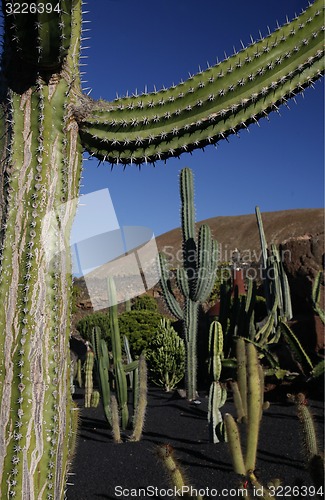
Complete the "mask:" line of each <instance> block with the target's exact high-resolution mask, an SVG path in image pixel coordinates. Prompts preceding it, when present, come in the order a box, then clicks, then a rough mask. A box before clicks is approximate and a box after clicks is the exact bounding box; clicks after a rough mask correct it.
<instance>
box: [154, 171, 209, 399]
mask: <svg viewBox="0 0 325 500" xmlns="http://www.w3.org/2000/svg"><path fill="white" fill-rule="evenodd" d="M180 195H181V203H182V204H181V218H182V235H183V267H180V268H178V269H177V285H178V288H179V289H180V291H181V293H182V295H183V297H184V304H183V307H182V306H181V305H180V304H179V303H178V302H177V300H176V298H175V295H174V293H173V291H172V289H171V285H170V279H169V271H168V268H167V263H166V260H165V257H164V256H163V254H160V255H159V264H160V273H161V279H160V283H161V287H162V291H163V296H164V299H165V302H166V304H167V306H168V308H169V310H170V312H171V313H172V314H174V315H175V316H176V317H177V318H178V319H181V320H182V321H183V330H184V337H185V346H186V372H185V383H186V396H187V399H189V400H192V399H195V398H196V397H197V330H198V312H199V306H200V304H202V303H203V302H204V301H205V300H207V298H208V297H209V295H210V293H211V291H212V288H213V285H214V282H215V271H216V265H217V244H216V242H215V241H214V240H213V239H212V237H211V231H210V228H209V226H207V225H206V224H203V225H202V226H201V227H200V228H199V233H198V237H197V238H196V228H195V216H194V211H195V210H194V186H193V175H192V171H191V170H190V169H189V168H184V169H183V170H181V174H180Z"/></svg>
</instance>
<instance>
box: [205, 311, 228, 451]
mask: <svg viewBox="0 0 325 500" xmlns="http://www.w3.org/2000/svg"><path fill="white" fill-rule="evenodd" d="M222 358H223V333H222V327H221V324H220V323H218V321H213V322H212V323H211V325H210V330H209V368H208V369H209V375H210V378H211V379H212V382H211V385H210V390H209V405H208V422H209V434H210V440H211V441H212V442H213V443H219V442H220V441H225V440H226V433H225V428H224V423H223V419H222V415H221V411H220V408H221V407H222V406H223V405H224V404H225V402H226V399H227V390H226V388H225V387H224V386H223V385H221V384H220V376H221V370H222Z"/></svg>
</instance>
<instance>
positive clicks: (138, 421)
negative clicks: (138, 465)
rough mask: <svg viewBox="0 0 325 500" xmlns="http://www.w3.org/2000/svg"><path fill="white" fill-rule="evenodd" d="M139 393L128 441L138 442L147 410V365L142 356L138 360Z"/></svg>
mask: <svg viewBox="0 0 325 500" xmlns="http://www.w3.org/2000/svg"><path fill="white" fill-rule="evenodd" d="M138 369H139V377H138V385H139V391H138V393H137V401H136V409H135V413H134V417H133V433H132V435H131V437H130V441H133V442H136V441H140V439H141V436H142V431H143V426H144V420H145V415H146V409H147V393H148V388H147V378H148V377H147V363H146V360H145V357H144V356H143V355H141V356H140V358H139V368H138Z"/></svg>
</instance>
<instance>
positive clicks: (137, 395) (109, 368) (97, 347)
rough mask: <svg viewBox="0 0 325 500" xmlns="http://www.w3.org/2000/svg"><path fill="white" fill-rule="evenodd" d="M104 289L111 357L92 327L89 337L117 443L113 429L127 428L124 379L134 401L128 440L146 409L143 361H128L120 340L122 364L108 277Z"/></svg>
mask: <svg viewBox="0 0 325 500" xmlns="http://www.w3.org/2000/svg"><path fill="white" fill-rule="evenodd" d="M107 287H108V297H109V303H110V304H112V305H111V307H110V309H109V321H110V332H111V342H112V353H111V357H110V355H109V353H108V349H107V344H106V342H105V340H104V339H102V338H101V332H100V328H99V327H95V328H94V329H93V334H92V338H93V346H94V351H95V355H96V362H97V370H98V375H99V377H98V378H99V385H100V391H101V395H102V401H103V407H104V411H105V416H106V419H107V421H108V423H109V425H110V427H111V428H112V430H113V436H114V440H116V441H117V442H120V439H121V436H120V431H117V427H121V430H123V431H125V430H126V429H127V428H128V426H129V424H130V420H131V419H130V418H129V408H128V402H129V398H128V392H129V391H128V382H127V376H128V375H130V374H132V377H131V380H132V389H133V400H134V405H133V407H134V413H135V417H134V419H133V422H134V424H135V427H134V433H133V435H132V440H135V441H136V440H139V439H140V437H141V432H142V427H143V422H144V414H145V406H146V398H145V396H144V393H146V392H147V386H146V377H147V375H146V373H147V372H146V364H145V360H144V359H142V358H141V357H140V359H141V363H140V361H139V360H136V361H132V358H131V356H130V352H129V349H128V341H127V339H126V340H125V339H124V345H125V346H126V348H127V352H128V356H127V357H128V363H127V364H126V363H125V362H124V361H123V358H122V347H121V336H120V330H119V326H118V313H117V305H116V304H117V301H116V289H115V284H114V280H113V279H112V278H108V279H107ZM140 364H141V367H140ZM144 365H145V366H144ZM113 390H114V391H115V394H111V393H112V391H113ZM113 396H114V397H113ZM115 403H116V404H117V410H116V408H115ZM141 422H142V423H141Z"/></svg>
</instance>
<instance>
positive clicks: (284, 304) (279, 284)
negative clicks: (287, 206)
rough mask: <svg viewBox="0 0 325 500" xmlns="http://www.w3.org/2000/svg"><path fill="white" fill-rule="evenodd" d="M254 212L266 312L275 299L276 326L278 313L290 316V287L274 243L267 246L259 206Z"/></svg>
mask: <svg viewBox="0 0 325 500" xmlns="http://www.w3.org/2000/svg"><path fill="white" fill-rule="evenodd" d="M255 212H256V218H257V224H258V229H259V235H260V241H261V248H262V265H263V283H264V290H265V298H266V305H267V309H268V313H271V311H272V310H273V308H274V304H275V301H277V308H278V309H279V314H277V311H276V312H275V313H274V319H275V326H277V321H278V315H280V316H281V317H282V318H285V319H286V320H290V319H291V318H292V307H291V296H290V288H289V283H288V278H287V275H286V273H285V270H284V268H283V264H282V261H281V258H280V254H279V251H278V249H277V248H276V246H275V245H274V244H271V248H270V249H269V248H268V246H267V243H266V238H265V234H264V228H263V222H262V217H261V212H260V209H259V207H256V208H255Z"/></svg>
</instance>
